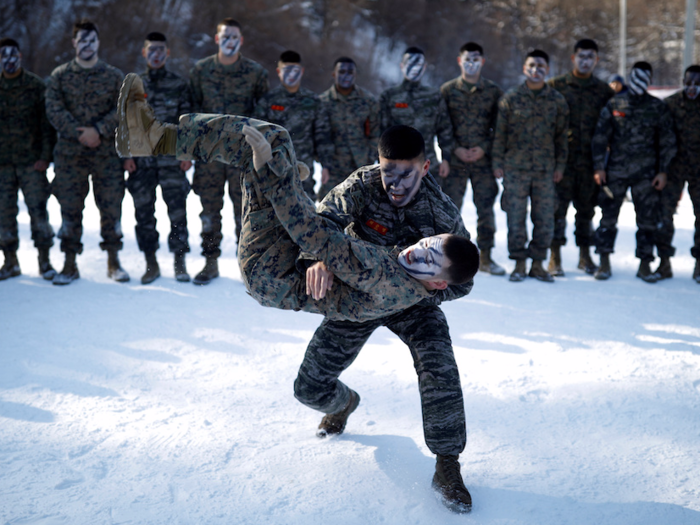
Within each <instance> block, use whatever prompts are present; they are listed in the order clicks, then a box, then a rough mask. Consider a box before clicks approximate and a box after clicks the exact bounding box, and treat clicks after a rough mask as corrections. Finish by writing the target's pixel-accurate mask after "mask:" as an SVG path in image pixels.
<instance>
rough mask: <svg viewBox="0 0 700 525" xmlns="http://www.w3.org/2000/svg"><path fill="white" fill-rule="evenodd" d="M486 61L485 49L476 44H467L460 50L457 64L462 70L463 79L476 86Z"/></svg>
mask: <svg viewBox="0 0 700 525" xmlns="http://www.w3.org/2000/svg"><path fill="white" fill-rule="evenodd" d="M485 61H486V59H485V58H484V49H483V48H482V47H481V46H480V45H479V44H477V43H476V42H467V43H466V44H464V45H463V46H462V47H460V48H459V56H458V57H457V63H458V64H459V68H460V69H461V70H462V78H463V79H464V80H466V81H467V82H470V83H472V84H475V83H476V82H478V81H479V75H481V68H482V67H484V62H485Z"/></svg>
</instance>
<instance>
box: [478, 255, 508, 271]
mask: <svg viewBox="0 0 700 525" xmlns="http://www.w3.org/2000/svg"><path fill="white" fill-rule="evenodd" d="M479 271H480V272H485V273H490V274H491V275H505V273H506V271H505V269H504V268H502V267H501V266H500V265H498V264H496V263H495V262H494V261H493V259H491V248H484V249H483V250H481V251H480V252H479Z"/></svg>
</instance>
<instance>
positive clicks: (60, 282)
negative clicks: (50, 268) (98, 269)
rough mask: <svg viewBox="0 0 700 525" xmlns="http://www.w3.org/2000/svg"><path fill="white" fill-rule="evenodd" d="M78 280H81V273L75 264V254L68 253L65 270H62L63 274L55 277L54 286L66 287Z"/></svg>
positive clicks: (64, 265)
mask: <svg viewBox="0 0 700 525" xmlns="http://www.w3.org/2000/svg"><path fill="white" fill-rule="evenodd" d="M76 279H80V272H78V265H77V264H76V262H75V253H73V252H66V262H65V263H64V264H63V270H61V273H57V274H56V275H54V277H53V284H55V285H57V286H65V285H67V284H70V283H72V282H73V281H75V280H76Z"/></svg>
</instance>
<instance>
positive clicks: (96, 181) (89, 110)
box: [46, 59, 125, 253]
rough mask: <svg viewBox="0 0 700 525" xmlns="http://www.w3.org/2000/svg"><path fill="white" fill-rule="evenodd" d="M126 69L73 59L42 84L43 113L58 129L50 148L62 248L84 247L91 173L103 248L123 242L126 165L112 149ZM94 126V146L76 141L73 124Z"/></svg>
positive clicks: (76, 250) (117, 247) (79, 249)
mask: <svg viewBox="0 0 700 525" xmlns="http://www.w3.org/2000/svg"><path fill="white" fill-rule="evenodd" d="M123 79H124V75H123V73H122V72H121V71H119V70H118V69H117V68H115V67H113V66H110V65H109V64H107V63H106V62H104V61H102V60H99V61H98V62H97V64H96V65H95V66H94V67H92V68H90V69H84V68H82V67H80V66H79V65H78V63H77V62H76V61H75V59H73V60H71V61H70V62H67V63H66V64H63V65H61V66H58V67H57V68H56V69H54V70H53V72H52V73H51V76H50V77H49V79H48V82H47V88H46V114H47V116H48V118H49V121H50V122H51V124H52V125H53V127H54V128H56V131H57V132H58V142H57V143H56V147H55V149H54V169H55V173H56V176H55V178H54V180H53V183H52V191H53V194H54V195H55V196H56V198H57V199H58V202H59V204H60V205H61V218H62V221H63V222H62V224H61V229H60V230H59V231H58V238H59V239H61V251H63V252H70V253H82V251H83V244H82V243H81V242H80V239H81V237H82V234H83V224H82V223H83V209H84V208H85V197H86V196H87V194H88V191H89V189H90V188H89V184H88V177H89V176H92V187H93V191H94V193H95V203H96V204H97V207H98V209H99V210H100V234H101V235H102V242H101V243H100V247H101V248H102V249H103V250H108V251H117V250H121V248H122V229H121V214H122V200H123V199H124V188H125V186H124V168H123V165H122V161H121V159H120V158H119V157H118V156H117V152H116V151H115V149H114V129H115V128H116V127H117V115H116V109H117V98H118V97H119V88H120V87H121V84H122V80H123ZM80 126H92V127H94V128H96V129H97V131H98V132H99V134H100V140H101V143H100V145H99V146H98V147H97V148H88V147H86V146H83V145H82V144H81V143H80V142H78V136H79V135H80V134H79V132H78V131H77V129H76V128H78V127H80Z"/></svg>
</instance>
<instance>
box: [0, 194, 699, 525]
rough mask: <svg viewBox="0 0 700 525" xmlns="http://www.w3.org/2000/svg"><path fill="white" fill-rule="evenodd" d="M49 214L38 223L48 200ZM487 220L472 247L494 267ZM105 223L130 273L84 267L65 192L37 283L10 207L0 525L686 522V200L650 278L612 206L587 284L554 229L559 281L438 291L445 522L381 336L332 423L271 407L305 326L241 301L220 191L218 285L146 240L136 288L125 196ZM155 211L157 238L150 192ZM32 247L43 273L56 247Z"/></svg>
mask: <svg viewBox="0 0 700 525" xmlns="http://www.w3.org/2000/svg"><path fill="white" fill-rule="evenodd" d="M467 199H468V200H467V204H465V211H464V217H465V221H466V224H467V227H468V228H469V229H470V231H472V232H474V230H475V222H476V221H475V213H474V207H473V205H472V204H471V201H470V199H471V195H468V196H467ZM188 204H189V218H190V240H191V242H192V244H193V248H194V249H193V254H191V255H190V257H189V258H188V263H189V269H190V271H191V273H192V274H194V273H196V272H197V271H199V270H200V269H201V267H202V265H203V259H202V258H201V257H200V256H199V255H198V252H199V250H198V245H199V229H200V224H199V218H198V213H199V211H200V209H201V208H200V206H199V202H198V199H197V198H196V196H194V195H191V196H190V200H189V202H188ZM50 213H51V220H52V223H53V224H54V227H55V228H56V229H57V228H58V226H59V223H60V213H59V208H58V205H57V203H56V201H55V200H54V199H53V198H52V199H51V201H50ZM497 215H498V226H499V232H498V238H497V248H496V250H495V258H496V260H498V261H499V262H501V263H503V264H506V265H507V268H508V271H510V270H511V269H512V264H511V263H510V262H508V261H507V253H506V242H505V236H506V230H505V215H504V214H503V212H501V211H500V209H498V212H497ZM123 217H124V218H123V226H124V231H125V248H124V251H123V252H122V263H123V265H124V267H125V268H126V269H127V271H129V273H130V274H131V276H132V282H130V283H128V284H117V283H114V282H112V281H110V280H109V279H108V278H107V277H106V257H105V255H104V254H103V253H102V252H101V251H100V250H99V248H98V242H99V230H98V224H99V220H98V214H97V210H96V208H95V204H94V201H93V200H92V196H89V197H88V206H87V209H86V215H85V221H84V223H85V226H86V230H85V235H84V242H85V253H84V254H83V255H82V256H80V257H79V261H78V262H79V266H80V272H81V276H82V278H81V279H80V280H79V281H77V282H75V283H73V284H71V285H70V286H67V287H56V286H52V285H51V283H47V282H45V281H43V280H41V279H40V278H39V277H38V276H37V269H36V251H35V250H34V248H33V247H32V246H31V241H30V240H29V218H28V216H27V214H26V211H25V208H24V206H23V205H22V213H21V216H20V220H21V236H22V244H21V250H20V253H19V257H20V262H21V265H22V270H23V272H24V275H22V276H21V277H18V278H14V279H11V280H9V281H5V282H2V283H0V330H1V332H0V333H1V336H0V523H2V524H8V525H9V524H12V525H19V524H41V525H57V524H71V525H73V524H91V525H94V524H103V523H105V524H127V523H130V524H169V525H171V524H197V525H202V524H271V525H272V524H285V525H302V524H311V523H333V524H336V525H339V524H348V525H350V524H352V525H355V524H378V523H381V524H402V525H403V524H456V523H464V524H489V525H495V524H498V525H504V524H528V525H562V524H586V525H590V524H615V525H627V524H629V525H632V524H634V525H645V524H649V525H651V524H653V525H658V524H673V525H676V524H700V315H699V313H700V286H699V285H697V284H695V283H694V282H693V281H692V280H691V279H690V276H691V273H692V270H693V264H694V260H693V259H692V258H691V257H690V255H689V247H690V245H691V242H692V234H693V229H692V228H693V217H692V208H691V206H690V202H689V199H688V196H687V194H686V195H684V197H683V200H682V202H681V206H680V209H679V214H678V216H677V222H676V224H677V234H676V242H675V244H676V246H677V247H678V255H677V257H675V258H674V260H673V264H674V273H675V277H674V278H673V279H672V280H669V281H664V282H660V283H657V284H653V285H650V284H646V283H643V282H642V281H640V280H639V279H636V278H635V276H634V274H635V271H636V268H637V260H636V259H635V258H634V255H633V253H634V214H633V208H632V205H631V203H626V204H625V205H624V206H623V211H622V216H621V231H620V234H619V237H618V251H617V253H616V254H615V255H614V256H613V259H612V261H613V271H614V276H613V278H612V279H611V280H610V281H608V282H597V281H595V280H593V279H592V278H591V277H589V276H585V275H584V274H583V273H582V272H580V271H578V270H576V269H575V266H576V262H577V251H576V248H575V246H573V242H572V241H571V235H569V238H570V244H569V245H568V246H566V247H565V249H564V251H563V255H564V264H565V270H566V271H567V276H566V277H565V278H561V279H557V282H556V283H555V284H545V283H540V282H536V281H534V280H528V281H526V282H524V283H519V284H515V283H510V282H508V281H507V278H503V277H500V278H499V277H492V276H484V275H479V276H478V277H477V279H476V284H475V286H474V290H473V292H472V294H471V295H469V296H468V297H466V298H463V299H461V300H459V301H455V302H452V303H448V304H445V305H444V310H445V312H446V314H447V317H448V319H449V322H450V326H451V330H452V337H453V340H454V345H455V353H456V356H457V360H458V362H459V365H460V370H461V374H462V384H463V388H464V394H465V403H466V409H467V424H468V429H469V443H468V445H467V449H466V450H465V452H464V454H463V455H462V458H461V459H462V473H463V475H464V478H465V481H466V484H467V486H468V487H469V489H470V491H471V492H472V495H473V497H474V502H475V504H474V510H473V512H472V513H471V514H470V515H467V516H457V515H453V514H451V513H450V512H449V511H447V510H445V509H444V508H443V507H442V505H441V504H440V502H439V501H438V500H437V498H436V497H435V495H434V493H433V492H432V490H431V488H430V480H431V477H432V474H433V469H434V459H433V457H432V455H431V454H430V451H429V450H428V449H427V447H426V446H425V444H424V442H423V435H422V427H421V414H420V405H419V399H418V391H417V387H416V380H415V373H414V371H413V367H412V362H411V359H410V355H409V353H408V351H407V349H406V348H405V347H404V346H403V345H402V344H401V343H400V342H399V341H398V340H397V338H396V337H394V336H393V335H392V334H391V333H390V332H388V331H387V330H385V329H381V330H379V331H377V332H376V333H375V335H374V336H373V337H372V339H371V340H370V342H369V344H368V345H367V347H366V348H365V349H364V351H363V352H362V354H361V355H360V357H359V358H358V360H357V361H356V363H355V364H354V365H353V366H352V368H350V369H349V370H348V371H347V373H346V374H345V375H344V376H343V377H344V380H345V381H346V382H347V383H348V384H350V385H351V386H352V387H354V388H355V389H357V390H358V391H359V392H360V393H361V395H362V403H361V405H360V407H359V408H358V410H357V412H356V413H355V414H354V415H353V416H352V417H351V419H350V421H349V423H348V427H347V430H346V433H345V434H343V435H342V436H339V437H337V438H333V439H329V440H326V441H321V440H318V439H317V438H316V437H315V435H314V430H315V428H316V426H317V424H318V422H319V421H320V414H318V413H316V412H313V411H312V410H309V409H307V408H306V407H304V406H302V405H301V404H299V403H298V402H297V401H296V400H295V399H294V397H293V395H292V383H293V380H294V377H295V375H296V371H297V369H298V366H299V364H300V362H301V359H302V356H303V354H304V350H305V347H306V344H307V342H308V341H309V339H310V337H311V335H312V333H313V331H314V330H315V328H316V327H317V325H318V323H319V322H320V321H321V318H320V317H319V316H315V315H311V314H305V313H293V312H282V311H277V310H271V309H264V308H263V307H261V306H259V305H258V304H257V303H255V302H254V301H253V300H252V299H250V298H249V297H247V296H246V293H245V290H244V287H243V285H242V284H241V280H240V275H239V271H238V267H237V263H236V261H235V258H234V241H233V235H232V232H233V218H232V208H231V205H230V202H227V204H226V207H225V209H224V228H225V237H224V245H223V251H224V256H223V257H222V259H221V271H222V277H221V278H220V279H218V280H216V281H215V282H214V283H212V284H211V285H210V286H207V287H195V286H193V285H192V284H181V283H177V282H175V280H174V279H173V269H172V259H171V256H170V254H168V253H167V249H165V248H161V250H160V252H159V260H160V263H161V267H162V271H163V277H162V278H161V279H159V280H158V281H156V282H155V283H153V284H152V285H149V286H141V285H140V284H139V281H138V279H139V277H140V275H141V274H142V273H143V271H144V269H145V268H144V262H143V258H142V255H141V254H140V253H139V252H138V250H137V247H136V242H135V238H134V233H133V231H134V219H133V217H134V213H133V203H132V200H131V197H130V196H128V195H127V197H126V199H125V201H124V213H123ZM158 218H159V230H160V231H161V242H163V241H164V240H165V237H166V236H167V231H168V221H167V215H166V212H165V206H164V205H163V203H162V202H161V201H159V203H158ZM572 219H573V213H572V215H571V216H570V221H569V222H570V224H571V223H572ZM596 223H597V218H596ZM570 233H571V232H570ZM52 258H53V261H54V264H55V265H56V266H57V267H58V268H60V267H61V265H62V257H61V254H60V252H59V249H58V247H57V246H55V247H54V248H53V249H52Z"/></svg>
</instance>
